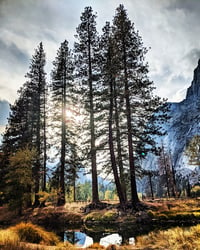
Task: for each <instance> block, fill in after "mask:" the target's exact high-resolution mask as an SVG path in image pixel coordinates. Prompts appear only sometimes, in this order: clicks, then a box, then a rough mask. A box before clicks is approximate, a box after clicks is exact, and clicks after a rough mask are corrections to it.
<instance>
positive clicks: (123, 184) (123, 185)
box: [113, 82, 127, 202]
mask: <svg viewBox="0 0 200 250" xmlns="http://www.w3.org/2000/svg"><path fill="white" fill-rule="evenodd" d="M113 91H114V94H113V100H114V107H115V125H116V140H117V162H118V165H119V174H120V181H121V188H122V192H123V196H124V199H125V202H126V201H127V192H126V182H125V176H124V166H123V160H122V148H121V136H120V127H119V111H118V105H117V93H116V84H115V82H114V84H113Z"/></svg>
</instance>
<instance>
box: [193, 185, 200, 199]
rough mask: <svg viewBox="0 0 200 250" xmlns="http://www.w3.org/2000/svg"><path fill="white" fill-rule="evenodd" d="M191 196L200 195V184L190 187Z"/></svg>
mask: <svg viewBox="0 0 200 250" xmlns="http://www.w3.org/2000/svg"><path fill="white" fill-rule="evenodd" d="M191 196H192V197H200V186H198V185H196V186H194V187H193V188H192V189H191Z"/></svg>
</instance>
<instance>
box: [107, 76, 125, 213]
mask: <svg viewBox="0 0 200 250" xmlns="http://www.w3.org/2000/svg"><path fill="white" fill-rule="evenodd" d="M113 98H114V95H113V83H112V80H111V81H110V108H109V149H110V157H111V166H112V170H113V175H114V179H115V185H116V189H117V194H118V196H119V200H120V206H121V208H122V209H125V198H124V193H123V189H122V186H121V183H120V179H119V175H118V171H117V164H116V158H115V153H114V144H113V129H112V123H113Z"/></svg>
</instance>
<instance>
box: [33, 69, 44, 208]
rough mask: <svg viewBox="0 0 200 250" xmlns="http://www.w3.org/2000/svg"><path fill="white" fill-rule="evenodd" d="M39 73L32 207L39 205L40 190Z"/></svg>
mask: <svg viewBox="0 0 200 250" xmlns="http://www.w3.org/2000/svg"><path fill="white" fill-rule="evenodd" d="M41 81H42V80H41V74H40V72H39V82H38V93H37V96H36V98H37V103H36V105H37V107H36V110H37V114H36V116H37V122H36V126H37V127H36V148H37V160H36V164H35V201H34V207H38V206H39V205H40V201H39V191H40V169H41V165H40V155H41V135H40V132H41V118H40V117H41V110H40V107H41V84H42V83H41Z"/></svg>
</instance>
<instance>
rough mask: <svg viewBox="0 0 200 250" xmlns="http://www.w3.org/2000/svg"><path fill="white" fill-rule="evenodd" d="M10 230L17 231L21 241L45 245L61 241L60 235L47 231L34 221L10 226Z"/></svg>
mask: <svg viewBox="0 0 200 250" xmlns="http://www.w3.org/2000/svg"><path fill="white" fill-rule="evenodd" d="M9 230H11V231H13V232H15V233H16V234H17V235H18V237H19V239H20V241H25V242H29V243H37V244H44V245H56V244H58V242H59V239H58V237H57V236H56V235H55V234H54V233H52V232H47V231H45V230H44V229H43V228H41V227H39V226H36V225H33V224H32V223H23V222H21V223H20V224H17V225H16V226H13V227H10V229H9Z"/></svg>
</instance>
